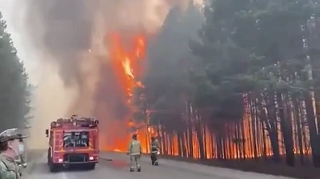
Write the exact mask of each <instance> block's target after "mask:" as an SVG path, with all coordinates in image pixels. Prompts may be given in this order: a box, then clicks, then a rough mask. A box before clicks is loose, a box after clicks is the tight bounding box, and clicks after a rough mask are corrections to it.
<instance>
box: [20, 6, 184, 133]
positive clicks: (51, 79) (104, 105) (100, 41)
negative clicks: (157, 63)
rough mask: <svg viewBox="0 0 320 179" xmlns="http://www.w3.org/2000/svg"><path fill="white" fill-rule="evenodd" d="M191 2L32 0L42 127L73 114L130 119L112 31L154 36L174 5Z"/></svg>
mask: <svg viewBox="0 0 320 179" xmlns="http://www.w3.org/2000/svg"><path fill="white" fill-rule="evenodd" d="M186 1H188V0H26V2H27V4H26V6H27V8H26V10H25V14H24V16H23V17H24V19H23V21H24V26H23V27H24V30H26V35H25V36H26V37H25V38H26V39H28V42H31V46H32V49H33V50H34V51H36V53H37V57H38V58H37V61H38V63H39V66H41V67H40V69H39V71H41V73H39V72H38V73H39V76H41V77H40V80H39V83H38V91H37V95H38V99H37V100H38V102H37V103H38V105H37V106H36V110H37V112H36V118H37V121H38V122H37V124H38V125H37V126H39V127H40V126H41V128H43V126H48V125H49V122H50V121H52V120H54V119H55V118H56V117H61V115H70V114H72V113H78V114H79V115H85V116H89V115H92V116H96V117H98V118H99V119H100V121H102V124H103V125H104V126H106V125H112V121H114V120H121V119H124V118H125V117H126V116H127V114H128V111H129V110H128V108H127V105H126V104H125V100H126V96H125V95H124V93H123V92H121V90H120V89H119V84H118V81H117V78H116V75H115V73H114V71H113V70H115V69H114V68H112V67H111V66H110V60H109V57H108V51H107V46H108V39H106V38H107V35H108V33H110V32H114V31H116V32H120V33H121V32H122V33H123V35H126V36H129V37H130V33H132V32H139V31H141V32H142V31H143V32H148V33H151V34H154V33H155V32H156V31H157V29H159V27H160V26H161V25H162V23H163V20H164V19H165V16H166V15H167V13H168V11H169V9H170V8H171V7H172V6H173V5H177V4H180V5H185V4H186V3H185V2H186ZM19 2H21V1H19ZM19 2H18V3H19ZM40 121H41V122H40ZM44 121H45V123H44ZM40 123H42V125H39V124H40ZM34 130H35V131H39V130H38V129H37V128H35V129H34ZM109 132H112V131H111V130H110V131H109ZM109 132H108V133H109Z"/></svg>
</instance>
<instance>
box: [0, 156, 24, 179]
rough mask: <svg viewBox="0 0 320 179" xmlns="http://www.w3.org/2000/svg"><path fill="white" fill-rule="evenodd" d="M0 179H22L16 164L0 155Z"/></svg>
mask: <svg viewBox="0 0 320 179" xmlns="http://www.w3.org/2000/svg"><path fill="white" fill-rule="evenodd" d="M0 179H20V174H19V167H18V165H17V164H16V162H15V161H14V160H12V159H9V158H8V157H6V156H4V155H2V154H0Z"/></svg>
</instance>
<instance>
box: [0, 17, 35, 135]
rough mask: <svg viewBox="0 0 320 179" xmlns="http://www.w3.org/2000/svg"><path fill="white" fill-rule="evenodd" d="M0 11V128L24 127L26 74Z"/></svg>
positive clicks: (26, 92) (27, 99) (26, 89)
mask: <svg viewBox="0 0 320 179" xmlns="http://www.w3.org/2000/svg"><path fill="white" fill-rule="evenodd" d="M6 27H7V25H6V22H5V21H4V19H3V17H2V15H1V13H0V123H1V125H0V130H4V129H6V128H13V127H24V126H25V125H26V122H27V120H26V117H27V116H26V115H27V114H28V113H29V91H28V81H27V80H28V75H27V73H26V71H25V67H24V65H23V63H22V61H21V60H20V59H19V58H18V56H17V50H16V49H15V48H14V46H13V42H12V39H11V38H10V34H9V33H8V32H7V31H6Z"/></svg>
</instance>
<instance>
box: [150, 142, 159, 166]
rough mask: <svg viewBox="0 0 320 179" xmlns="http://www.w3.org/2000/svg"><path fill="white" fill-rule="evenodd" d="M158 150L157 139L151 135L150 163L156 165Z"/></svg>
mask: <svg viewBox="0 0 320 179" xmlns="http://www.w3.org/2000/svg"><path fill="white" fill-rule="evenodd" d="M159 151H160V144H159V141H158V139H156V138H155V137H153V136H152V137H151V156H150V158H151V162H152V165H158V154H159Z"/></svg>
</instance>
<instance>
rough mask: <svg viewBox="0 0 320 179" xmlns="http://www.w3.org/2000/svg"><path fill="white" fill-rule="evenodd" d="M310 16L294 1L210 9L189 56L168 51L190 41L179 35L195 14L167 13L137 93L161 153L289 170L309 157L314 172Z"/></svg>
mask: <svg viewBox="0 0 320 179" xmlns="http://www.w3.org/2000/svg"><path fill="white" fill-rule="evenodd" d="M190 9H192V8H190ZM190 9H189V10H190ZM318 10H319V3H309V1H303V0H301V1H294V2H292V1H284V2H283V1H282V3H281V4H279V2H278V1H241V2H240V1H236V0H230V1H226V0H224V1H222V0H221V1H220V0H217V1H212V2H211V3H210V5H208V6H207V7H206V9H205V12H204V14H205V17H206V18H205V23H204V25H203V26H202V28H201V29H200V31H199V33H198V35H199V38H200V41H198V40H195V41H190V43H189V45H190V48H191V50H192V52H193V55H194V56H195V57H193V56H192V55H190V54H188V52H187V50H185V51H184V53H178V52H177V51H178V50H173V49H177V48H178V47H180V48H183V46H184V45H185V44H186V42H185V41H184V40H185V39H189V38H192V35H191V34H192V33H190V34H188V33H186V32H185V31H183V30H185V29H186V26H188V25H189V26H188V27H189V29H190V27H191V26H190V24H192V22H195V20H194V19H192V18H194V17H195V16H191V15H190V14H193V15H195V12H198V11H195V10H194V11H191V10H190V11H188V12H187V13H186V14H187V15H185V16H179V14H180V13H179V12H178V10H177V9H173V10H172V12H171V16H170V15H168V19H167V21H166V22H167V24H165V25H164V27H163V29H162V31H161V33H160V34H159V37H158V38H159V40H158V41H159V42H157V43H155V45H154V46H155V47H154V49H152V48H151V49H150V54H151V56H150V59H149V60H150V62H149V68H150V69H152V70H150V71H149V72H147V73H146V76H145V79H144V80H143V83H144V85H145V88H144V90H142V93H144V94H145V95H146V101H147V103H148V108H149V109H150V110H151V111H153V115H151V116H150V119H151V121H152V124H153V125H154V126H155V127H156V129H157V133H158V136H159V138H160V139H161V142H162V148H163V149H162V150H163V152H164V153H165V154H171V155H178V154H179V155H183V156H188V157H195V158H202V159H205V158H219V159H247V158H250V159H251V158H254V159H259V158H261V157H263V158H265V159H266V160H267V159H268V157H269V156H272V158H273V160H274V161H275V162H280V161H281V160H282V157H281V156H282V155H285V161H286V163H287V165H289V166H294V165H295V155H296V154H299V156H300V161H301V162H304V161H305V158H304V156H305V155H308V154H312V156H313V163H314V166H316V167H318V166H319V149H320V148H319V146H320V145H319V142H318V141H319V131H318V130H319V126H318V119H317V116H316V115H315V114H317V113H318V112H319V111H318V99H317V98H318V90H319V89H318V87H317V86H318V83H319V80H318V77H317V76H316V75H315V74H317V71H318V70H317V68H318V66H319V60H318V58H319V50H318V49H319V48H318V44H317V42H315V41H316V40H314V39H318V31H317V30H316V29H317V28H318V23H319V22H318V21H319V20H318V17H317V13H315V12H317V11H318ZM180 15H181V14H180ZM173 29H180V30H181V31H180V34H183V35H185V36H184V37H182V35H181V36H179V35H178V33H176V32H175V31H174V30H173ZM183 32H184V33H183ZM194 32H195V31H193V33H194ZM186 34H188V35H186ZM173 38H174V39H175V40H174V41H175V42H177V43H176V44H175V45H173V46H175V47H176V48H173V47H171V48H170V47H169V45H171V44H174V42H173V41H170V40H171V39H173ZM163 44H165V45H163ZM156 47H157V48H156ZM152 50H154V51H157V52H158V53H161V56H160V55H159V56H158V55H153V56H152ZM172 51H174V52H172ZM154 53H155V52H154ZM179 59H184V60H183V63H188V66H187V68H186V66H184V65H182V63H181V61H179ZM178 62H179V63H178ZM186 69H187V70H186ZM186 74H188V75H186ZM314 101H315V103H314ZM311 149H312V152H311Z"/></svg>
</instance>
